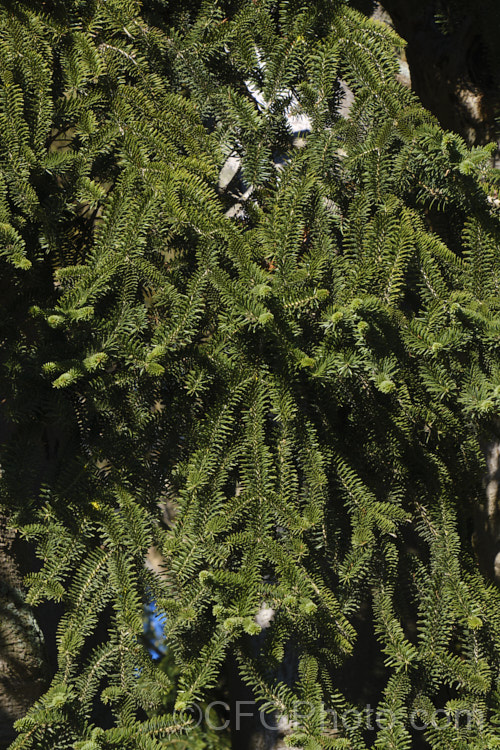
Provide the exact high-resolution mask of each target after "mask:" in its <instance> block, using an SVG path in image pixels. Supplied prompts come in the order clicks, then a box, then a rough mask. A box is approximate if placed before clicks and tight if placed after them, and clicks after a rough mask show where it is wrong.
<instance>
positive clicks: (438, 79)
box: [383, 0, 500, 145]
mask: <svg viewBox="0 0 500 750" xmlns="http://www.w3.org/2000/svg"><path fill="white" fill-rule="evenodd" d="M383 7H384V9H385V10H386V11H387V13H388V14H389V15H390V18H391V20H392V23H393V25H394V28H395V30H396V32H397V33H398V34H399V35H400V36H401V37H403V39H405V40H406V42H407V47H406V58H407V61H408V66H409V69H410V73H411V83H412V88H413V90H414V91H415V93H416V94H417V95H418V97H419V98H420V100H421V102H422V104H423V105H424V106H425V107H426V108H427V109H428V110H429V111H430V112H432V113H433V114H434V115H435V116H436V117H437V119H438V120H439V122H440V123H441V125H442V126H443V127H444V128H446V129H448V130H454V131H455V132H457V133H460V135H462V137H463V138H465V140H466V141H467V142H468V143H469V144H471V145H479V144H484V143H486V142H488V141H491V140H494V139H495V137H496V131H497V127H496V123H495V117H496V115H497V114H498V110H499V94H498V90H499V87H498V83H499V81H498V80H497V78H498V73H497V70H496V64H495V55H496V51H495V50H494V49H493V44H494V41H493V40H494V38H495V35H496V34H498V33H500V13H499V10H498V8H497V7H496V6H495V4H493V3H492V2H491V0H477V3H476V5H475V6H474V8H473V7H471V8H470V10H469V11H468V12H465V11H464V10H463V6H462V8H459V7H458V5H455V4H454V3H447V4H443V3H442V2H439V0H420V1H419V2H415V0H384V1H383ZM443 9H445V11H446V12H444V11H443ZM439 17H441V19H442V23H438V22H437V20H436V19H437V18H439ZM492 32H494V33H492Z"/></svg>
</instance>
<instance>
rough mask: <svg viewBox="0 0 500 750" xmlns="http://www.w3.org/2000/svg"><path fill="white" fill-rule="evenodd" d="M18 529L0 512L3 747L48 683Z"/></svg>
mask: <svg viewBox="0 0 500 750" xmlns="http://www.w3.org/2000/svg"><path fill="white" fill-rule="evenodd" d="M14 540H15V532H14V531H12V530H11V529H9V528H8V525H7V518H6V516H5V515H0V576H1V577H0V748H1V749H2V750H3V748H6V747H7V746H8V745H9V744H10V743H11V742H12V740H13V739H14V737H15V732H14V729H13V724H14V722H15V721H16V720H17V719H20V718H21V717H23V716H24V715H25V714H26V712H27V710H28V709H29V707H30V706H31V705H32V704H33V703H34V702H35V701H36V700H37V698H38V697H39V696H40V695H41V693H42V691H43V690H44V688H45V687H46V665H45V658H44V650H43V639H42V635H41V632H40V629H39V627H38V625H37V623H36V620H35V618H34V617H33V614H32V612H31V609H30V608H29V607H28V606H27V605H26V603H25V601H24V596H23V592H22V582H21V575H20V572H19V566H18V564H17V562H16V557H15V552H14V550H13V545H14Z"/></svg>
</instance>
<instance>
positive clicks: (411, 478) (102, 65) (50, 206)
mask: <svg viewBox="0 0 500 750" xmlns="http://www.w3.org/2000/svg"><path fill="white" fill-rule="evenodd" d="M0 30H1V32H0V38H1V45H0V75H1V78H2V93H1V104H0V117H1V122H2V127H1V128H0V148H1V158H2V175H1V179H2V199H1V212H2V220H1V225H0V232H1V236H2V253H1V255H2V264H3V266H2V273H3V282H2V284H3V286H2V291H3V298H4V300H5V314H4V316H3V319H2V329H1V331H2V333H1V336H2V342H3V348H4V353H5V356H4V363H3V369H2V375H1V377H2V388H3V389H4V392H5V394H6V395H5V399H4V402H3V411H4V415H5V416H4V418H5V420H6V421H7V422H8V423H9V425H10V438H9V440H8V441H7V442H6V444H5V445H4V446H3V448H2V472H3V473H2V478H1V486H2V504H3V505H5V507H6V508H7V509H8V511H9V512H10V514H11V518H12V523H13V524H14V525H16V526H17V527H19V528H21V529H22V533H23V535H24V536H25V537H26V538H27V539H29V540H32V541H33V542H34V543H35V544H36V545H37V550H38V556H39V558H40V561H41V567H40V570H38V571H36V572H35V571H34V572H33V573H32V574H31V575H30V576H29V577H28V584H29V593H28V602H29V603H31V604H32V605H36V604H37V603H38V602H42V601H47V600H49V601H50V600H52V601H54V602H59V603H60V605H61V607H62V609H63V612H64V613H63V615H62V617H61V619H60V622H59V626H58V631H57V645H58V669H57V672H56V674H55V675H54V678H53V681H52V684H51V686H50V688H49V689H48V691H47V692H46V694H45V695H44V696H43V697H42V699H41V700H40V701H39V702H37V703H36V704H35V706H33V708H32V709H31V711H30V712H29V713H28V715H27V716H26V717H25V718H23V719H22V720H20V721H19V722H18V724H17V729H18V732H19V736H18V739H17V740H16V741H15V743H14V744H13V746H12V747H13V749H14V750H21V748H23V749H24V748H26V750H27V749H28V748H37V749H39V748H40V749H42V748H54V747H57V748H75V750H98V749H99V748H113V747H119V748H144V749H145V750H146V749H147V750H149V749H151V750H153V749H156V748H159V747H161V746H165V743H167V744H172V745H173V746H176V745H175V743H177V742H178V743H179V745H178V746H179V747H196V746H200V745H196V744H195V743H196V742H199V735H190V734H189V731H188V730H189V727H190V724H191V723H192V722H191V719H190V717H189V714H188V713H185V709H187V708H188V707H189V706H190V705H191V704H193V703H194V702H197V701H202V700H203V698H204V696H206V694H207V691H208V690H209V689H211V688H212V687H213V686H214V685H215V684H216V683H217V681H218V679H219V675H220V672H221V669H222V665H223V663H224V660H225V659H226V657H227V656H228V654H232V655H234V656H235V657H236V658H237V660H238V664H239V669H240V672H241V675H242V676H243V678H244V679H245V681H246V682H247V683H248V684H249V685H251V686H252V688H253V689H254V691H255V694H256V696H257V697H258V699H259V700H261V701H263V702H270V703H271V704H272V705H273V706H275V708H276V709H277V710H278V712H279V713H280V714H282V715H285V716H293V715H294V711H295V707H296V703H297V701H305V702H308V704H309V705H311V706H313V707H314V710H313V711H310V712H309V715H308V717H307V719H304V721H303V722H302V723H299V725H298V726H297V727H296V729H295V730H294V734H293V735H292V736H291V738H290V741H291V743H292V744H295V745H299V746H301V747H304V748H311V749H312V748H318V747H324V748H346V747H350V748H355V749H356V750H357V749H359V750H361V748H365V747H367V746H374V747H381V748H382V747H383V748H388V747H390V748H395V749H398V750H404V749H405V748H408V747H410V746H411V741H412V739H411V738H412V735H411V727H410V724H409V718H410V716H411V715H412V713H415V712H417V714H418V715H419V716H421V717H423V720H424V723H426V722H425V717H426V716H427V717H429V716H431V715H432V712H433V711H435V709H437V708H439V709H441V708H443V707H444V708H445V709H446V711H448V712H449V714H450V716H453V715H454V713H455V712H456V711H457V710H461V709H467V710H470V711H471V712H472V713H473V715H474V716H475V717H476V718H475V720H474V721H472V722H471V723H470V725H468V726H467V727H463V726H455V724H454V723H453V722H451V723H450V722H448V723H447V722H446V721H444V720H442V721H441V720H440V722H434V724H433V723H432V721H431V722H429V726H428V729H427V731H426V734H425V736H426V740H427V742H428V743H429V747H431V748H433V749H435V750H442V749H444V748H446V747H457V748H458V747H465V746H466V744H468V745H472V746H473V747H476V748H478V749H479V748H490V747H494V746H496V745H495V743H497V742H498V740H497V739H496V730H495V717H498V711H499V702H498V691H497V681H498V670H499V666H500V651H499V644H500V620H499V618H498V609H499V606H498V605H499V603H500V593H499V592H498V589H497V588H496V587H495V586H493V585H491V584H490V583H489V582H488V580H487V578H486V577H485V576H484V575H483V573H482V572H480V570H479V567H478V561H477V559H476V557H475V553H474V549H473V546H472V543H471V529H470V527H469V526H468V524H467V522H466V519H470V518H471V517H472V514H473V509H474V505H475V504H477V503H478V502H479V501H480V498H481V493H482V487H481V477H482V473H483V471H484V466H483V458H482V453H481V449H480V443H479V438H480V436H481V435H484V434H489V433H492V432H493V430H494V423H495V422H494V420H495V417H496V415H497V413H498V406H499V402H500V380H499V377H500V368H499V365H498V346H499V332H500V316H499V303H498V287H499V272H500V263H499V260H500V258H499V229H500V224H499V221H498V211H497V209H496V208H495V205H494V203H493V202H492V201H491V199H490V195H491V194H492V193H493V190H494V186H495V184H496V180H497V178H496V175H495V174H494V173H493V172H492V171H491V170H490V168H489V157H490V154H491V149H489V148H481V149H479V148H476V149H473V150H469V149H468V148H466V146H465V144H464V143H463V141H462V140H461V139H460V138H459V137H458V136H457V135H454V134H453V133H447V132H444V131H442V130H441V129H440V128H439V126H438V125H437V124H436V122H435V121H434V120H433V118H432V117H431V116H430V115H428V114H427V113H426V112H425V111H424V110H423V109H422V108H421V106H420V105H419V103H418V102H417V101H416V99H415V98H414V97H413V96H412V94H411V93H410V92H408V91H407V90H406V89H404V88H403V87H402V86H400V85H399V84H398V83H397V81H396V73H397V57H396V51H397V49H398V48H399V47H400V46H401V45H402V41H401V40H400V39H399V38H397V37H396V36H395V35H394V34H393V33H392V32H390V31H389V30H388V29H387V28H385V27H383V26H382V25H381V24H379V23H377V22H376V21H372V20H369V19H366V18H365V17H363V16H362V15H361V14H359V13H358V12H357V11H355V10H354V9H352V8H351V7H349V5H348V4H347V3H344V2H340V0H339V1H337V2H328V3H327V2H322V1H321V0H317V2H314V3H308V4H302V3H300V2H297V1H292V0H290V1H288V2H286V1H284V2H279V3H278V2H275V1H274V0H273V1H271V0H239V1H238V2H223V1H222V0H220V2H217V3H213V2H209V3H208V2H207V3H201V4H195V3H191V4H186V5H185V6H183V8H182V10H180V6H178V5H176V4H174V3H160V2H156V3H147V2H144V3H143V5H142V7H141V6H140V4H139V3H136V2H132V1H131V0H126V1H125V2H123V0H121V1H120V2H116V1H115V0H107V1H106V2H105V1H104V0H93V2H85V3H82V2H78V1H77V0H72V2H65V3H62V2H58V1H57V0H53V1H52V2H33V3H31V4H30V5H29V6H28V5H27V4H25V3H18V2H4V3H3V4H2V7H1V9H0ZM346 86H348V87H349V89H350V90H351V92H352V94H353V104H352V106H351V107H350V109H349V112H348V113H347V114H346V113H344V114H343V113H342V111H341V104H342V99H343V97H344V93H343V92H344V91H345V87H346ZM294 113H295V114H301V115H305V116H307V117H308V118H309V121H310V123H311V126H310V131H309V132H308V134H307V135H306V136H304V138H303V139H302V142H301V143H299V144H297V141H296V139H295V138H294V134H293V132H292V130H291V127H290V116H291V115H293V114H294ZM230 155H233V156H234V155H237V157H238V159H239V163H240V164H241V174H242V178H241V179H242V181H243V183H244V184H243V186H242V190H241V191H237V190H236V188H234V189H233V186H232V185H231V186H230V188H228V189H223V188H220V187H217V184H218V175H219V172H220V169H221V168H222V165H223V164H224V162H225V160H226V159H227V157H228V156H230ZM278 157H279V159H278ZM278 160H279V161H280V164H279V166H277V163H278ZM245 196H246V197H245ZM235 205H236V206H237V207H238V210H237V211H236V212H234V211H232V209H234V208H235ZM167 501H168V502H169V503H170V504H171V505H172V506H173V507H175V518H173V519H172V518H171V519H170V521H169V523H167V524H165V523H163V522H162V521H161V514H160V511H159V508H158V504H159V502H160V504H161V503H165V502H167ZM152 544H154V545H156V547H157V548H158V549H159V550H161V552H162V555H163V557H164V576H161V577H160V576H158V575H156V574H154V573H153V572H152V571H150V570H149V569H148V568H146V567H145V566H144V559H145V555H146V553H147V550H148V549H149V548H150V547H151V545H152ZM151 596H153V597H154V599H155V601H156V602H157V604H158V610H159V612H160V613H161V614H162V616H163V617H164V622H165V637H166V640H167V643H168V648H169V649H171V652H172V653H173V655H174V658H175V663H176V665H177V668H178V669H179V670H180V671H179V675H180V676H179V684H178V692H177V700H176V704H175V711H174V712H173V713H168V714H166V713H165V712H164V711H163V710H162V706H164V703H165V696H166V695H167V694H168V693H169V690H170V689H171V683H170V682H169V679H168V677H167V676H165V674H164V673H163V672H162V671H161V670H159V669H158V668H157V666H155V664H154V663H153V662H152V661H151V659H150V657H149V655H148V652H147V649H146V647H145V645H144V643H143V641H142V628H143V620H142V612H143V606H144V602H145V601H146V600H147V599H149V598H151ZM366 605H368V606H369V608H370V611H371V612H372V616H373V628H374V631H375V636H376V640H377V643H378V648H379V654H380V659H381V661H382V662H383V665H384V677H383V684H381V685H379V686H378V687H377V689H376V692H377V696H376V697H377V700H378V701H379V708H380V709H381V711H382V713H383V715H384V716H386V719H385V720H384V721H382V723H381V726H380V728H379V730H378V732H377V734H376V736H375V739H374V738H373V737H371V738H368V739H367V738H366V736H365V734H364V733H363V731H362V730H361V729H360V728H358V727H356V726H354V725H353V726H352V727H350V726H349V725H346V726H345V727H342V726H339V727H338V728H337V729H336V730H335V731H333V729H332V728H331V727H329V726H328V722H326V725H325V721H324V716H323V715H322V713H321V711H322V706H323V705H326V706H328V707H332V708H335V709H336V710H338V711H339V712H341V711H344V710H345V711H347V710H349V709H352V708H353V707H355V705H356V699H355V698H353V697H352V696H347V695H346V694H345V691H344V690H343V685H342V681H341V680H340V679H339V675H340V674H341V668H342V665H343V664H346V663H347V664H349V663H350V662H349V659H353V658H355V654H356V650H357V646H358V638H357V627H356V623H357V619H356V618H357V614H358V613H359V611H360V610H361V608H363V607H364V606H366ZM263 606H266V607H267V608H271V609H272V610H273V614H274V617H273V620H272V622H271V623H270V624H269V627H268V628H266V629H265V632H262V633H261V630H262V628H261V625H259V621H258V617H257V614H258V612H259V610H260V608H261V607H263ZM103 631H104V632H103ZM259 634H260V635H259ZM257 636H259V639H260V640H259V639H257ZM256 640H259V643H260V646H259V647H258V649H256V646H255V641H256ZM290 648H293V650H294V653H296V654H297V663H298V670H297V679H296V682H295V683H294V684H293V685H287V684H285V683H284V682H280V680H279V679H277V677H276V674H277V673H278V667H279V665H280V663H281V662H282V660H283V659H284V656H285V653H286V652H287V650H289V649H290ZM257 651H258V653H257ZM99 703H102V704H104V705H105V706H107V707H108V710H109V712H110V713H111V714H112V716H113V726H112V727H111V728H106V726H102V725H101V724H102V722H100V721H99V718H98V713H97V714H96V705H98V704H99ZM190 737H191V740H190V739H189V738H190ZM373 742H374V743H375V744H374V745H370V743H373Z"/></svg>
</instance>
